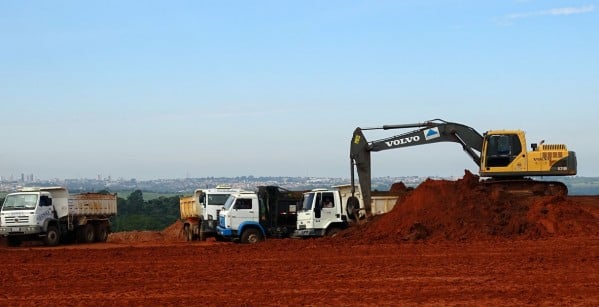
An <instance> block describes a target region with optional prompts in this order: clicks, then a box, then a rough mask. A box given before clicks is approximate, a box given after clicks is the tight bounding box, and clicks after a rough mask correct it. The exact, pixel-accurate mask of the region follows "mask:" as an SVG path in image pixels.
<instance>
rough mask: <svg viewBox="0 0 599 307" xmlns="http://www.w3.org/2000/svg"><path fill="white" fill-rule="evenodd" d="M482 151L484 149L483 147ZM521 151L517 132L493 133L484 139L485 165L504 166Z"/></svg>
mask: <svg viewBox="0 0 599 307" xmlns="http://www.w3.org/2000/svg"><path fill="white" fill-rule="evenodd" d="M483 151H484V149H483ZM520 153H522V143H521V141H520V138H519V137H518V134H495V135H490V136H487V139H486V154H485V155H484V156H485V159H484V160H483V161H485V162H486V163H485V164H486V165H485V166H486V167H506V166H508V165H509V164H510V163H512V161H514V159H516V158H517V157H518V156H519V155H520Z"/></svg>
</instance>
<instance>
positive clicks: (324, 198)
mask: <svg viewBox="0 0 599 307" xmlns="http://www.w3.org/2000/svg"><path fill="white" fill-rule="evenodd" d="M334 196H335V195H334V193H333V192H322V193H318V194H317V199H316V205H315V207H314V213H315V214H314V217H315V218H314V228H316V229H325V228H326V227H327V226H328V225H329V223H331V222H333V221H335V220H336V219H337V218H336V212H337V208H336V206H339V204H336V203H335V197H334ZM318 211H320V214H318Z"/></svg>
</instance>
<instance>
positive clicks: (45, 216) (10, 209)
mask: <svg viewBox="0 0 599 307" xmlns="http://www.w3.org/2000/svg"><path fill="white" fill-rule="evenodd" d="M68 195H69V193H68V191H67V190H66V189H65V188H62V187H49V188H24V189H21V190H20V191H19V192H16V193H10V194H8V195H7V196H6V198H5V199H4V204H3V205H2V210H1V211H0V225H1V226H0V235H2V236H7V237H8V240H9V243H16V242H17V239H11V238H19V237H33V236H39V237H42V238H43V239H46V240H55V239H57V238H47V232H48V228H52V227H51V226H52V225H55V223H53V222H56V221H57V220H58V219H59V218H61V217H64V216H66V215H67V214H68ZM56 227H57V226H56ZM52 235H54V234H52ZM50 243H52V242H50Z"/></svg>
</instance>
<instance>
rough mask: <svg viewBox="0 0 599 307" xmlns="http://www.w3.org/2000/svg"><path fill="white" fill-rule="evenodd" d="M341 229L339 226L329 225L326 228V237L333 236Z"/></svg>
mask: <svg viewBox="0 0 599 307" xmlns="http://www.w3.org/2000/svg"><path fill="white" fill-rule="evenodd" d="M340 231H341V228H339V227H331V228H329V229H328V230H327V232H326V234H325V235H326V236H327V237H335V236H337V234H338V233H339V232H340Z"/></svg>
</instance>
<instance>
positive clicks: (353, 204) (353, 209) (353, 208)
mask: <svg viewBox="0 0 599 307" xmlns="http://www.w3.org/2000/svg"><path fill="white" fill-rule="evenodd" d="M345 210H346V211H347V217H348V218H350V219H352V220H356V221H357V220H358V213H359V212H360V201H359V200H358V198H356V197H355V196H354V197H350V198H348V199H347V203H346V205H345Z"/></svg>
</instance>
